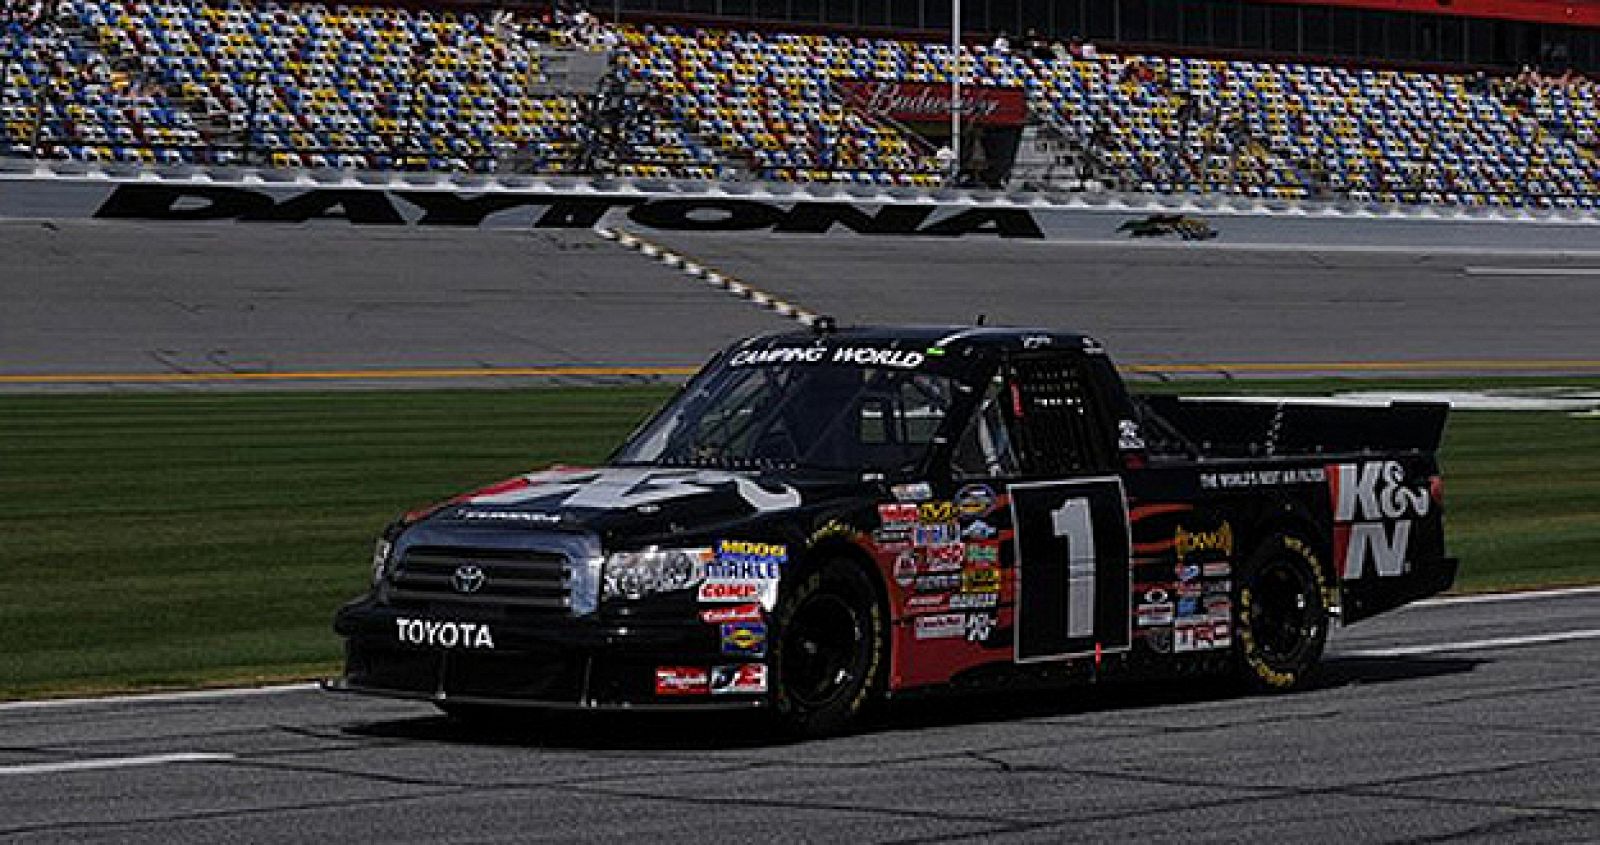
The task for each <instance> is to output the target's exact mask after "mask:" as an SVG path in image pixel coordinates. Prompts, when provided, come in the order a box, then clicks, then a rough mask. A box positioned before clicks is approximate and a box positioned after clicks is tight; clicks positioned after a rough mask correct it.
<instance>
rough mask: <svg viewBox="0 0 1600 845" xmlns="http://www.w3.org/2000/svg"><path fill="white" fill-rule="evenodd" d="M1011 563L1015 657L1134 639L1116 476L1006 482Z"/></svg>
mask: <svg viewBox="0 0 1600 845" xmlns="http://www.w3.org/2000/svg"><path fill="white" fill-rule="evenodd" d="M1006 489H1007V491H1008V492H1010V494H1011V524H1012V525H1013V526H1014V528H1013V530H1014V531H1015V532H1016V537H1015V539H1014V540H1013V541H1012V542H1013V543H1014V544H1015V545H1014V547H1013V557H1014V559H1015V561H1016V569H1017V572H1016V575H1015V579H1016V581H1015V584H1016V587H1015V588H1014V592H1015V607H1016V610H1015V611H1014V613H1015V616H1014V621H1013V628H1014V630H1015V631H1016V658H1015V659H1016V660H1017V662H1019V663H1027V662H1031V661H1035V660H1067V659H1072V658H1076V657H1086V656H1091V655H1095V654H1109V653H1114V652H1119V651H1127V650H1128V649H1129V648H1130V647H1131V645H1132V641H1133V627H1132V622H1133V620H1132V613H1131V609H1132V606H1131V604H1130V603H1129V599H1130V597H1131V594H1132V584H1133V578H1132V575H1133V572H1132V568H1131V567H1130V566H1129V562H1130V557H1131V552H1132V543H1131V538H1130V537H1129V536H1128V503H1127V497H1126V495H1125V494H1124V492H1123V488H1122V479H1120V478H1118V477H1116V476H1101V477H1095V478H1073V479H1063V480H1061V481H1025V482H1020V483H1017V484H1011V485H1007V488H1006Z"/></svg>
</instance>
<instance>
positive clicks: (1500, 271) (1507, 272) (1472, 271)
mask: <svg viewBox="0 0 1600 845" xmlns="http://www.w3.org/2000/svg"><path fill="white" fill-rule="evenodd" d="M1461 271H1462V272H1463V273H1466V274H1467V275H1469V276H1600V267H1474V266H1472V265H1468V266H1466V267H1463V268H1461Z"/></svg>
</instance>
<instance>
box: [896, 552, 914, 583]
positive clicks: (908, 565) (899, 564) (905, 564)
mask: <svg viewBox="0 0 1600 845" xmlns="http://www.w3.org/2000/svg"><path fill="white" fill-rule="evenodd" d="M916 580H917V553H916V552H913V551H911V550H910V549H907V550H905V551H903V552H901V553H900V554H898V555H895V558H894V582H895V583H896V584H899V585H900V586H902V587H909V586H911V585H912V584H913V583H915V582H916Z"/></svg>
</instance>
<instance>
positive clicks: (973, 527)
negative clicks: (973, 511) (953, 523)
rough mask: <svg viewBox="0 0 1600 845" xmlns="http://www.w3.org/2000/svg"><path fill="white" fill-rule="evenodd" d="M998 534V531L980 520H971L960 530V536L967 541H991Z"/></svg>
mask: <svg viewBox="0 0 1600 845" xmlns="http://www.w3.org/2000/svg"><path fill="white" fill-rule="evenodd" d="M999 533H1000V529H998V528H995V527H994V526H993V525H990V524H989V523H987V522H984V521H983V520H981V519H978V520H973V521H972V523H971V524H969V525H968V526H967V527H966V528H963V529H961V536H962V537H965V538H966V539H968V540H993V539H994V538H995V536H996V535H998V534H999Z"/></svg>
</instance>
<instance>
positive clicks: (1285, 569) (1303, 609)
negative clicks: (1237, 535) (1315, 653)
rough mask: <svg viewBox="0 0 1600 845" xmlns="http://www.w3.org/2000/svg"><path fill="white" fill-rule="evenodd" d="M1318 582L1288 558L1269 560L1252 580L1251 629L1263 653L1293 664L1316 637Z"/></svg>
mask: <svg viewBox="0 0 1600 845" xmlns="http://www.w3.org/2000/svg"><path fill="white" fill-rule="evenodd" d="M1315 590H1316V584H1315V583H1313V581H1312V579H1311V577H1310V576H1309V575H1308V574H1307V573H1306V572H1305V570H1304V569H1303V568H1302V567H1299V566H1295V565H1293V564H1292V563H1290V562H1289V561H1287V560H1284V559H1281V558H1280V559H1277V560H1274V561H1272V562H1271V563H1268V564H1267V565H1266V566H1265V567H1263V568H1262V569H1261V570H1260V571H1259V572H1257V573H1256V576H1255V577H1254V578H1252V579H1251V583H1250V593H1251V595H1250V633H1251V635H1252V636H1253V637H1254V638H1255V642H1256V647H1257V649H1258V650H1259V653H1260V656H1261V657H1262V658H1263V659H1265V660H1267V661H1268V662H1270V663H1274V664H1278V665H1285V664H1293V663H1295V662H1296V661H1297V660H1299V658H1300V657H1301V655H1302V654H1303V653H1304V652H1305V650H1306V649H1307V648H1309V647H1310V646H1311V643H1312V641H1313V640H1315V639H1316V635H1317V627H1318V625H1319V624H1320V623H1319V621H1318V619H1317V610H1316V607H1315V595H1316V593H1315V592H1314V591H1315Z"/></svg>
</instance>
